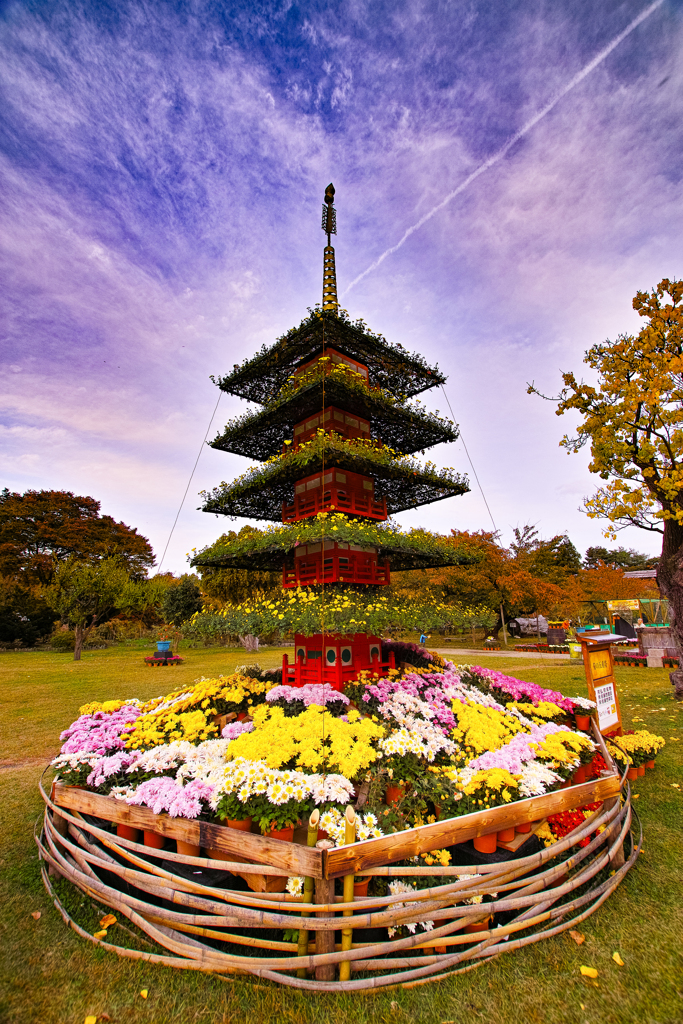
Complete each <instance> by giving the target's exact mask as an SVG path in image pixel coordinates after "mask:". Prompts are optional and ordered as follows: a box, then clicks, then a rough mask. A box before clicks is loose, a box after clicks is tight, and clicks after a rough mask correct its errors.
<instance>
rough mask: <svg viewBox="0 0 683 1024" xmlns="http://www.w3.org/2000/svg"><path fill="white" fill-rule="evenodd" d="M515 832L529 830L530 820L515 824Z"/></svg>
mask: <svg viewBox="0 0 683 1024" xmlns="http://www.w3.org/2000/svg"><path fill="white" fill-rule="evenodd" d="M515 832H520V833H527V832H531V822H530V821H523V822H522V823H521V824H520V825H515Z"/></svg>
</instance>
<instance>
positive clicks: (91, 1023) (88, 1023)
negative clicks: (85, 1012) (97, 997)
mask: <svg viewBox="0 0 683 1024" xmlns="http://www.w3.org/2000/svg"><path fill="white" fill-rule="evenodd" d="M85 1024H97V1017H93V1016H92V1014H91V1015H90V1016H89V1017H86V1018H85Z"/></svg>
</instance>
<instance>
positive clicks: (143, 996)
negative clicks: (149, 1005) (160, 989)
mask: <svg viewBox="0 0 683 1024" xmlns="http://www.w3.org/2000/svg"><path fill="white" fill-rule="evenodd" d="M148 991H149V989H146V988H143V989H141V990H140V995H141V996H142V998H143V999H146V998H147V993H148Z"/></svg>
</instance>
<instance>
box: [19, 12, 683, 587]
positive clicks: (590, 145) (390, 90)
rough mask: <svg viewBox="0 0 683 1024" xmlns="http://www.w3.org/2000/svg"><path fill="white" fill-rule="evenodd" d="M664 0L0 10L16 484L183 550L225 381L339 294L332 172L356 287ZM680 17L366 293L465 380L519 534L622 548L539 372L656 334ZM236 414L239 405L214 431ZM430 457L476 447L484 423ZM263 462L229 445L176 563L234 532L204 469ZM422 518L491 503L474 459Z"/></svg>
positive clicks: (464, 407)
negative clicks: (329, 237) (644, 333)
mask: <svg viewBox="0 0 683 1024" xmlns="http://www.w3.org/2000/svg"><path fill="white" fill-rule="evenodd" d="M647 7H648V4H647V3H646V2H643V0H624V2H616V0H603V2H602V3H601V4H595V3H593V2H591V0H573V2H569V0H552V2H542V0H520V2H507V3H504V4H501V3H500V2H499V0H489V2H483V0H479V2H476V0H472V2H460V0H458V2H450V3H449V2H439V0H422V2H419V0H413V2H410V0H390V2H381V0H379V2H378V0H364V2H361V0H347V2H345V3H344V4H341V3H340V4H323V3H314V2H303V3H300V4H294V3H291V2H287V0H285V2H282V3H277V2H271V3H265V4H259V3H254V2H252V0H249V2H247V3H243V4H240V3H231V2H229V0H228V2H220V3H219V2H215V3H213V2H194V3H193V2H185V3H177V4H174V3H171V2H156V3H154V2H148V3H145V2H143V0H135V2H132V3H126V2H125V0H123V2H117V3H112V4H110V5H109V4H104V3H99V4H98V3H88V2H81V3H78V2H70V3H69V4H63V3H61V2H60V3H54V2H33V3H31V2H25V3H11V2H10V3H4V4H2V5H1V7H0V76H1V84H2V90H3V93H4V99H3V101H2V103H1V104H0V110H2V114H0V118H1V129H2V143H1V145H2V154H1V156H0V161H1V163H0V173H1V175H2V180H3V188H2V193H3V197H2V199H0V203H1V204H2V205H1V210H2V219H3V224H4V232H3V236H4V242H3V253H2V273H3V278H4V285H3V288H2V302H3V305H4V310H3V322H4V325H5V326H4V327H3V329H2V341H3V344H2V365H1V369H0V372H1V374H2V398H3V403H2V405H3V415H2V421H1V426H0V430H1V431H2V438H3V450H4V459H3V479H2V484H3V486H4V485H6V486H8V487H10V489H12V490H24V489H26V488H28V487H34V488H41V487H54V488H65V489H69V490H73V491H76V492H77V493H85V494H92V495H94V496H95V497H97V498H99V499H100V500H101V502H102V509H103V511H104V512H106V513H108V514H110V515H113V516H115V517H116V518H121V519H124V520H125V521H126V522H128V523H130V524H131V525H134V526H136V527H138V529H139V530H140V531H141V532H143V533H144V534H146V535H147V536H149V538H150V540H151V541H152V543H153V545H154V548H155V550H156V551H157V553H160V552H161V551H162V550H163V547H164V545H165V543H166V539H167V537H168V533H169V530H170V527H171V525H172V522H173V519H174V517H175V514H176V511H177V508H178V504H179V502H180V499H181V497H182V494H183V491H184V489H185V486H186V484H187V479H188V476H189V473H190V470H191V468H192V465H193V463H194V460H195V458H196V455H197V452H198V450H199V447H200V444H201V441H202V438H203V436H204V434H205V431H206V429H207V425H208V422H209V418H210V416H211V412H212V410H213V407H214V404H215V402H216V397H217V392H216V390H215V388H214V386H213V385H212V384H211V382H210V380H209V374H212V373H213V374H220V373H224V372H226V371H227V370H228V369H229V368H230V367H231V366H232V365H233V363H235V362H238V361H241V359H243V358H244V357H245V356H246V355H249V354H251V353H253V352H254V351H255V350H256V349H257V348H259V347H260V346H261V345H262V344H263V343H264V342H265V343H269V342H271V341H272V340H273V339H274V338H275V337H277V336H278V335H280V334H281V333H283V331H284V330H286V329H287V328H288V327H290V326H292V325H293V324H295V323H298V322H299V320H300V319H301V316H302V315H303V314H304V313H305V310H306V307H307V306H310V305H313V304H314V303H315V302H316V301H317V300H318V299H319V297H320V293H321V278H322V246H323V244H324V236H323V234H322V232H321V231H320V227H319V223H320V220H319V218H320V214H319V210H320V204H321V199H322V193H323V191H324V187H325V185H326V184H327V183H328V181H330V180H332V181H334V183H335V186H336V188H337V208H338V223H339V235H338V237H337V240H336V252H337V270H338V279H339V284H340V289H341V290H342V291H343V290H344V289H345V288H348V285H349V283H350V282H351V281H352V280H354V279H355V278H357V277H358V276H359V275H360V274H362V272H363V271H364V270H365V269H366V268H367V267H368V266H369V265H371V264H372V263H373V262H374V261H375V260H376V259H377V258H378V257H379V256H380V255H381V254H382V253H383V252H384V251H385V250H386V249H387V248H388V247H391V246H393V245H395V244H396V242H398V241H399V239H400V238H401V237H402V236H403V234H404V232H405V230H406V229H407V228H409V227H410V226H411V225H412V224H414V223H415V222H416V221H418V220H419V219H420V218H421V217H422V216H423V215H424V214H425V213H427V212H428V211H429V210H431V209H432V208H433V207H434V206H435V205H437V204H438V203H439V202H440V201H441V200H442V199H443V198H444V196H446V195H447V194H449V193H450V192H451V191H453V190H454V189H456V188H457V187H458V185H459V184H460V183H461V182H463V181H464V180H465V179H466V178H467V177H468V175H469V174H471V173H472V171H474V170H475V169H476V168H477V166H478V165H479V164H480V163H481V162H482V161H485V160H486V159H487V158H489V157H490V156H491V155H492V154H494V153H496V152H497V151H498V150H499V149H500V147H501V146H504V145H505V143H506V142H507V141H508V140H509V139H510V138H511V137H512V136H514V134H515V132H517V131H518V130H519V129H520V128H522V126H523V125H525V124H526V123H527V122H528V121H529V119H530V118H532V117H533V116H534V114H536V113H537V112H538V111H539V110H541V109H542V108H543V107H544V106H545V105H546V104H547V103H548V102H549V101H550V100H552V98H553V97H554V96H556V95H557V94H558V93H559V92H560V91H561V90H562V89H563V88H564V87H565V86H566V85H567V83H568V82H569V81H571V79H572V77H573V76H574V75H576V73H577V72H579V71H580V69H581V68H582V67H584V66H585V65H586V64H587V63H588V62H589V61H590V60H591V59H592V58H593V57H595V55H596V54H598V53H599V52H600V51H601V50H602V49H603V48H604V47H606V46H607V45H608V44H609V43H610V41H611V40H613V39H614V38H615V37H617V36H618V35H619V34H620V33H621V32H622V31H623V30H624V29H625V28H626V27H627V26H628V25H629V24H630V22H631V21H632V20H633V19H634V18H636V17H637V16H638V15H639V14H640V13H641V12H643V11H644V10H645V9H646V8H647ZM681 37H682V31H681V5H680V3H679V2H676V3H673V2H665V3H663V4H661V5H660V6H659V7H657V9H656V10H654V11H653V12H652V13H651V14H650V15H649V17H647V18H646V19H645V20H644V21H643V22H642V23H641V24H640V25H639V26H638V27H636V28H635V29H634V30H633V31H632V32H631V33H630V34H629V35H628V36H627V37H626V38H625V39H624V40H623V41H622V42H621V43H620V44H619V46H618V47H616V48H615V49H614V51H613V52H612V53H611V54H610V55H609V56H607V57H606V59H605V60H604V61H603V62H602V63H600V64H599V66H597V67H596V68H595V69H594V70H593V71H592V72H591V73H590V75H588V76H587V77H586V78H585V79H584V80H583V81H582V82H580V83H579V84H578V85H577V86H576V87H575V88H574V89H572V90H571V91H570V92H569V93H567V95H565V96H564V97H563V98H562V99H561V100H560V101H559V102H558V103H557V105H556V106H555V107H554V108H553V109H552V110H551V111H550V112H549V113H548V114H547V116H545V117H544V118H543V119H542V120H541V121H539V123H538V124H536V125H535V126H534V127H533V128H532V129H531V131H529V132H528V133H527V134H526V135H525V136H524V138H523V139H521V140H520V141H519V142H517V143H516V144H515V145H514V146H513V147H511V149H510V150H509V152H507V154H506V155H505V157H504V158H503V159H502V160H500V161H499V162H498V163H497V164H496V165H495V166H493V167H491V168H490V169H488V170H486V171H485V172H484V173H483V174H482V175H481V176H480V177H478V178H477V179H476V180H475V181H473V182H472V184H471V185H470V186H469V187H468V188H467V189H465V190H464V191H463V192H462V193H461V194H460V195H458V196H457V197H455V198H454V199H453V200H452V201H451V202H450V203H449V204H448V205H446V206H445V207H444V208H443V209H442V210H441V211H440V212H439V213H438V214H437V215H436V216H435V217H433V218H432V219H431V220H429V221H428V222H427V223H426V224H424V226H422V227H421V228H420V229H419V230H417V231H416V232H415V233H414V234H412V235H411V237H410V238H409V239H408V240H407V242H406V243H405V245H403V246H402V248H400V249H399V250H398V251H397V252H395V253H393V254H392V255H390V256H388V257H387V258H386V259H385V260H384V261H383V262H382V263H381V265H380V266H379V267H378V268H377V269H376V270H374V271H373V272H371V273H369V274H368V275H367V276H365V277H364V278H363V279H362V280H361V281H359V282H358V283H357V284H356V285H355V286H354V287H353V288H351V289H350V290H348V291H347V292H346V294H345V296H344V304H345V306H346V307H347V308H348V309H349V311H350V313H351V314H352V315H353V316H354V317H355V316H362V317H364V319H365V320H366V321H367V322H368V323H369V324H370V326H371V327H372V328H373V329H375V330H378V331H380V332H382V333H383V334H385V336H386V337H387V338H388V339H390V340H394V341H400V342H402V343H403V344H404V345H405V346H406V347H408V348H409V349H413V350H414V349H417V350H420V351H421V352H423V353H424V354H425V356H426V357H427V358H428V359H429V360H430V361H432V362H438V363H439V364H440V365H441V367H442V368H443V369H444V370H445V372H446V373H447V374H448V375H449V382H448V385H447V392H448V396H449V398H450V401H451V404H452V406H453V409H454V412H455V416H456V419H457V420H458V421H459V423H460V425H461V428H462V432H463V435H464V438H465V441H466V443H467V445H468V448H469V451H470V454H471V455H472V458H473V461H474V464H475V467H476V469H477V472H478V475H479V478H480V480H481V482H482V485H483V488H484V491H485V493H486V496H487V498H488V502H489V505H490V507H491V510H492V512H493V515H494V517H495V520H496V522H497V524H498V526H499V527H500V528H501V530H502V533H503V538H504V539H505V540H506V541H507V540H509V539H510V538H511V530H512V527H514V526H515V525H521V524H523V523H525V522H532V523H536V524H538V527H539V529H540V531H541V532H542V534H544V535H546V536H549V535H551V534H554V533H559V532H563V531H564V530H567V531H568V532H569V535H570V537H571V538H572V539H573V541H574V542H575V544H576V545H577V547H579V549H580V550H582V551H583V550H585V548H586V547H587V546H588V545H590V544H595V543H601V530H600V526H599V525H598V524H596V523H592V522H591V521H590V520H588V519H586V517H585V516H584V515H583V514H582V513H581V512H580V511H578V508H579V506H580V504H581V501H582V498H583V496H584V495H587V494H590V493H591V491H592V489H593V487H594V484H595V478H592V477H591V476H590V474H589V473H588V472H587V468H586V467H587V462H588V459H587V456H583V455H582V456H567V455H565V454H564V453H563V452H562V451H561V450H560V449H559V448H558V442H559V440H560V438H561V436H562V434H563V433H564V432H565V431H566V430H570V429H571V426H572V424H571V422H570V421H569V420H568V418H567V417H565V418H564V419H557V418H556V417H555V415H554V412H553V409H552V407H551V406H550V405H548V404H547V403H544V402H542V401H541V400H540V399H538V398H532V397H529V396H527V394H526V388H525V382H526V381H528V380H531V379H535V380H536V382H537V384H538V385H539V386H540V387H541V389H542V390H543V391H545V392H546V393H555V392H556V391H557V389H558V386H559V380H560V370H561V369H570V368H572V369H574V370H575V371H577V372H579V373H580V372H581V370H582V364H581V359H582V354H583V351H584V350H585V349H586V348H588V347H589V346H590V345H592V344H593V343H595V342H597V341H602V340H604V338H605V337H608V336H609V337H614V336H615V335H616V334H617V333H619V332H620V331H629V330H637V329H638V327H639V320H638V318H637V317H636V316H635V314H634V313H633V311H632V309H631V298H632V296H633V295H634V293H635V291H636V290H637V289H638V288H647V287H650V286H652V285H653V284H655V283H656V282H657V281H658V280H660V279H661V278H662V277H665V276H669V277H675V276H681V259H680V252H681V248H680V239H681V237H683V223H682V221H683V216H682V210H681V198H680V191H681V183H680V178H681V150H682V145H681V100H680V96H681V81H682V78H683V75H682V70H683V68H682V60H681ZM425 397H426V402H427V404H428V406H429V407H430V408H439V409H441V411H442V412H445V411H447V409H446V405H445V401H444V398H443V395H441V394H440V393H438V394H436V393H435V394H434V395H431V396H430V395H429V394H428V395H427V396H425ZM240 408H241V403H240V402H239V400H237V399H231V398H230V399H229V398H226V397H224V398H223V399H221V403H220V406H219V411H218V415H217V420H216V423H215V424H214V427H216V426H218V425H219V424H220V425H222V424H223V423H224V422H225V420H226V419H227V418H228V417H229V416H231V415H235V414H236V413H238V412H239V411H240ZM213 432H214V430H212V433H213ZM430 455H431V456H432V457H433V458H434V459H435V461H436V462H437V463H439V464H447V465H454V466H456V468H457V469H459V470H461V471H469V465H468V463H467V459H466V457H465V453H464V451H463V448H462V445H461V444H460V442H458V443H457V444H455V445H452V446H440V447H438V448H436V449H433V452H432V453H430ZM246 466H247V462H246V461H245V460H243V459H240V458H238V457H236V456H235V457H233V456H229V455H226V454H224V453H221V452H214V451H212V450H211V449H208V448H207V449H206V450H205V451H204V452H203V454H202V456H201V459H200V462H199V466H198V469H197V473H196V475H195V478H194V481H193V483H192V486H191V487H190V492H189V495H188V498H187V500H186V503H185V506H184V510H183V512H182V514H181V517H180V520H179V523H178V526H177V528H176V532H175V535H174V538H173V540H172V543H171V546H170V548H169V553H168V555H167V559H166V562H165V564H164V567H165V568H172V569H173V570H174V571H177V572H182V571H184V569H185V568H186V562H185V552H187V551H188V550H189V549H190V548H191V547H194V546H196V547H201V546H203V545H204V544H206V543H208V542H210V541H212V540H213V539H215V537H216V536H217V535H218V534H219V533H220V532H222V530H223V529H225V528H228V527H230V526H231V525H233V524H231V523H230V522H229V521H227V520H223V519H216V518H214V517H213V516H207V515H206V514H204V513H201V512H199V511H196V506H197V505H198V504H199V500H198V498H197V492H198V491H199V490H200V489H201V488H203V487H207V488H210V487H212V486H214V485H215V484H217V483H218V482H219V481H220V480H230V479H232V478H233V477H234V476H236V475H238V474H239V473H240V472H242V471H243V470H244V469H245V468H246ZM399 520H400V521H401V522H402V523H404V524H406V525H417V524H420V525H425V526H427V527H429V528H431V529H436V530H442V531H447V530H448V529H450V528H451V527H452V526H453V527H459V528H471V529H477V528H480V527H488V526H489V525H490V520H489V519H488V516H487V513H486V509H485V507H484V504H483V501H482V498H481V495H480V493H479V492H478V490H477V489H476V487H475V485H474V484H473V490H472V493H471V494H468V495H466V496H464V497H461V498H455V499H450V500H448V501H444V502H441V503H437V504H435V505H432V506H427V507H426V508H423V509H419V510H416V511H415V512H411V513H404V514H403V515H401V516H400V517H399ZM621 542H622V543H625V544H626V545H627V546H636V547H638V548H640V549H642V550H647V551H655V550H656V549H657V538H655V537H650V536H649V535H647V534H640V533H639V532H638V531H634V530H631V531H626V532H624V533H623V534H622V535H621Z"/></svg>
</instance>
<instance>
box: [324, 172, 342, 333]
mask: <svg viewBox="0 0 683 1024" xmlns="http://www.w3.org/2000/svg"><path fill="white" fill-rule="evenodd" d="M322 229H323V231H324V232H325V234H326V235H327V245H326V246H325V253H324V256H323V310H325V311H329V312H330V313H337V312H338V310H339V303H338V302H337V272H336V269H335V265H334V249H333V248H332V244H331V242H332V239H331V236H332V235H336V234H337V211H336V210H335V208H334V185H333V184H332V182H330V184H329V185H328V186H327V188H326V189H325V202H324V203H323V221H322Z"/></svg>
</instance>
